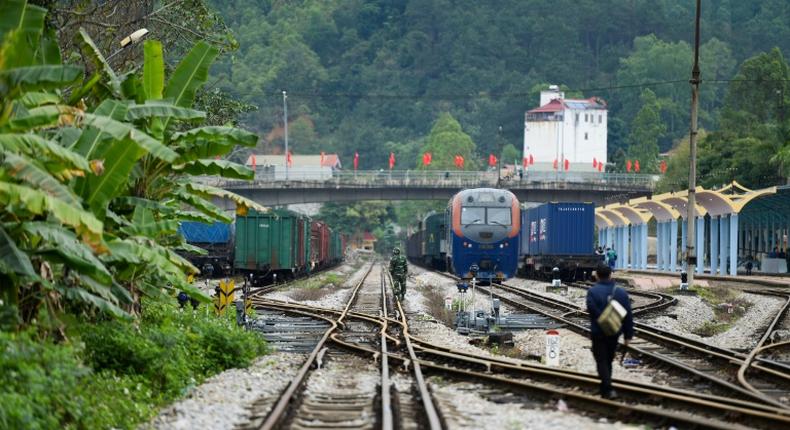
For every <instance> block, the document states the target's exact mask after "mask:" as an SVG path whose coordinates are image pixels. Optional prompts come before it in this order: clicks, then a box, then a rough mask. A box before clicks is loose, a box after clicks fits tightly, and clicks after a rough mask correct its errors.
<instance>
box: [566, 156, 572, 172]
mask: <svg viewBox="0 0 790 430" xmlns="http://www.w3.org/2000/svg"><path fill="white" fill-rule="evenodd" d="M570 168H571V162H570V161H568V159H567V158H566V159H565V171H566V172H567V171H568V170H570Z"/></svg>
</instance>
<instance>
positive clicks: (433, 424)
mask: <svg viewBox="0 0 790 430" xmlns="http://www.w3.org/2000/svg"><path fill="white" fill-rule="evenodd" d="M385 276H386V278H387V279H388V280H389V283H390V285H395V284H394V283H393V282H392V276H391V275H390V274H389V272H387V273H386V274H385ZM395 304H396V305H397V308H398V309H397V313H398V316H400V320H401V336H402V337H403V339H404V341H405V344H406V350H408V351H409V358H410V359H411V367H412V372H413V373H414V380H415V381H416V382H417V389H418V391H419V392H420V399H421V400H422V406H423V408H424V410H425V416H426V418H427V419H428V427H429V428H430V429H431V430H441V429H443V428H444V426H443V425H442V420H441V419H440V418H439V413H438V412H437V411H436V405H434V403H433V395H431V391H430V390H429V389H428V384H426V383H425V378H424V377H423V375H422V368H421V367H420V362H419V361H418V360H417V355H416V354H415V353H414V347H413V346H412V344H411V338H410V336H409V323H408V321H407V320H406V312H403V306H402V305H401V302H400V300H398V299H397V298H395Z"/></svg>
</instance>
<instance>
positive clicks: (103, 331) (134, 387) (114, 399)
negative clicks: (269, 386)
mask: <svg viewBox="0 0 790 430" xmlns="http://www.w3.org/2000/svg"><path fill="white" fill-rule="evenodd" d="M146 305H147V306H146V308H145V311H144V313H143V317H142V319H141V320H140V321H139V326H135V325H134V324H130V323H128V322H122V321H101V322H96V323H81V324H78V326H77V327H76V328H77V330H76V334H75V336H74V338H73V339H72V342H70V343H64V344H54V343H52V342H48V341H42V340H39V339H36V338H35V337H34V335H32V334H29V333H23V334H13V333H6V332H0V428H3V429H5V428H14V429H15V428H20V429H22V428H24V429H34V430H35V429H51V428H66V429H93V428H124V429H127V428H129V429H131V428H136V427H137V426H138V425H139V423H140V422H143V421H145V420H148V419H150V417H151V416H153V415H154V414H155V413H156V411H157V410H158V409H159V407H161V406H162V405H163V404H165V403H167V402H169V401H172V400H174V399H176V398H177V397H179V396H181V395H183V394H184V393H185V391H186V390H187V389H188V388H189V387H190V386H193V385H195V384H197V383H199V382H201V381H203V380H204V379H205V378H206V377H208V376H210V375H213V374H216V373H219V372H221V371H223V370H225V369H228V368H231V367H246V366H248V365H249V364H250V363H252V361H253V360H254V359H255V357H256V356H258V355H261V354H263V353H265V352H266V344H265V342H264V341H263V339H262V338H261V337H260V336H259V335H258V334H257V333H254V332H247V331H244V330H242V329H239V328H237V327H236V326H235V322H234V321H232V320H231V316H227V317H226V318H216V317H214V316H213V315H206V314H205V313H204V312H200V311H198V312H192V311H191V310H186V311H183V312H182V311H179V310H177V308H176V307H175V306H174V305H169V304H163V303H147V304H146Z"/></svg>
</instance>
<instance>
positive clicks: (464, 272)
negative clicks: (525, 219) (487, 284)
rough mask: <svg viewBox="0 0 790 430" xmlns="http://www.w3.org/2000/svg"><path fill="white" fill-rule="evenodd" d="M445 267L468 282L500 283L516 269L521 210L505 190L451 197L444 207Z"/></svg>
mask: <svg viewBox="0 0 790 430" xmlns="http://www.w3.org/2000/svg"><path fill="white" fill-rule="evenodd" d="M446 219H447V227H446V229H445V230H446V237H447V246H448V249H447V259H446V260H447V267H448V269H449V270H450V272H452V273H454V274H455V275H456V276H458V277H461V278H464V279H469V278H471V277H472V275H473V273H472V267H474V266H476V267H477V268H478V272H477V274H476V277H477V279H479V280H481V281H485V280H495V279H496V280H504V279H508V278H511V277H513V276H514V275H515V274H516V270H517V269H518V257H519V252H518V248H519V233H520V231H521V208H520V206H519V202H518V199H517V198H516V196H515V195H514V194H513V193H511V192H510V191H507V190H500V189H494V188H476V189H469V190H463V191H461V192H459V193H458V194H456V195H455V196H453V197H452V198H451V199H450V202H449V204H448V207H447V218H446Z"/></svg>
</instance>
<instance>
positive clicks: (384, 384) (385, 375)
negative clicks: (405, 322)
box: [380, 267, 394, 430]
mask: <svg viewBox="0 0 790 430" xmlns="http://www.w3.org/2000/svg"><path fill="white" fill-rule="evenodd" d="M380 278H381V315H382V316H383V318H382V324H381V333H380V335H381V428H382V429H384V430H392V429H393V421H394V420H393V415H392V397H391V395H392V391H391V388H392V387H391V386H390V367H389V366H390V365H389V353H388V352H387V287H386V281H385V279H384V268H383V267H382V269H381V276H380Z"/></svg>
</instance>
